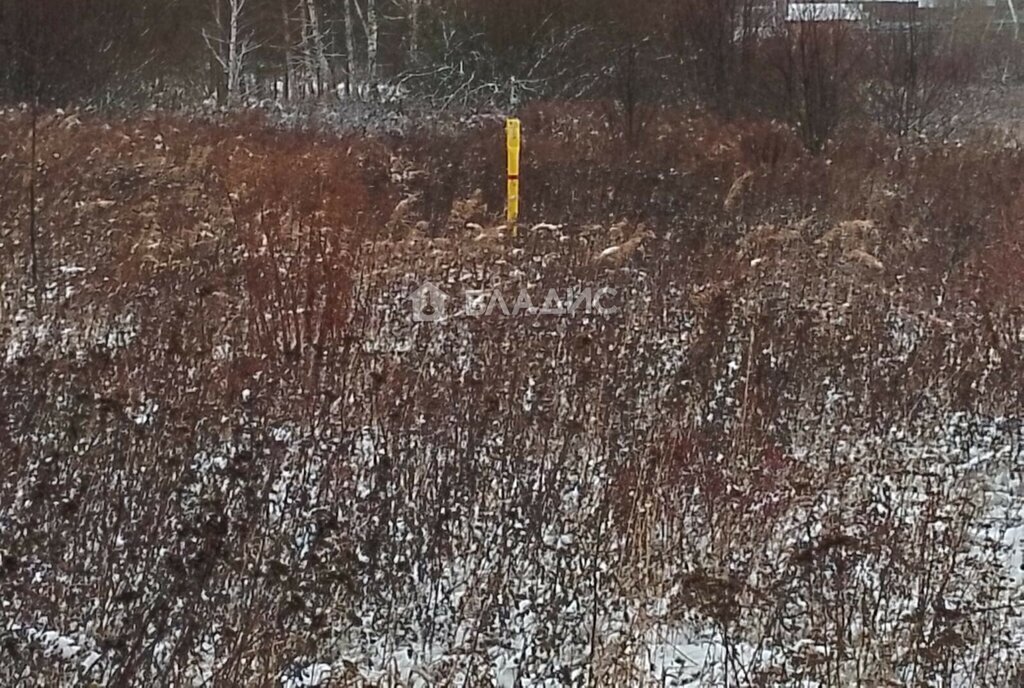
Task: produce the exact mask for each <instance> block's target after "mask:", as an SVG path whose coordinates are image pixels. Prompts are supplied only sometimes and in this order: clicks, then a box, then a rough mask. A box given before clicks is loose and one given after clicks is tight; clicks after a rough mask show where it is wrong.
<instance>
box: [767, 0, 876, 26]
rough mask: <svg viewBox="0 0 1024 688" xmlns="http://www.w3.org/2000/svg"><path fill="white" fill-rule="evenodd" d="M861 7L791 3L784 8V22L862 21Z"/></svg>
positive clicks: (859, 4)
mask: <svg viewBox="0 0 1024 688" xmlns="http://www.w3.org/2000/svg"><path fill="white" fill-rule="evenodd" d="M861 5H862V3H859V2H791V3H789V4H788V5H787V7H786V21H791V22H805V21H811V22H835V21H862V20H863V19H864V8H863V7H862V6H861Z"/></svg>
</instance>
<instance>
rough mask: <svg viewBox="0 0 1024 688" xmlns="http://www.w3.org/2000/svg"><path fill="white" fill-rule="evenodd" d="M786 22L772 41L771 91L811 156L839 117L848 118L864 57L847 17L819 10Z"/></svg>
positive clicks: (823, 143) (831, 9)
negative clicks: (772, 90) (773, 71)
mask: <svg viewBox="0 0 1024 688" xmlns="http://www.w3.org/2000/svg"><path fill="white" fill-rule="evenodd" d="M809 7H813V8H815V9H809V10H807V15H806V16H800V17H794V18H791V19H793V21H789V22H788V23H787V26H786V27H785V28H784V29H783V30H782V31H781V32H779V33H778V34H777V35H776V40H775V41H774V44H773V45H774V47H775V49H776V50H775V52H774V54H771V55H770V59H771V61H772V63H773V66H774V68H775V76H776V77H777V79H776V80H775V81H774V82H773V84H772V85H771V86H772V87H773V89H774V93H773V94H772V95H773V96H774V98H775V99H776V102H777V105H778V106H779V107H780V108H781V109H782V111H783V112H784V114H785V115H786V116H787V117H788V118H789V119H790V121H792V122H793V124H794V125H796V127H797V128H798V129H799V131H800V135H801V138H802V139H803V141H804V144H805V145H806V146H807V147H808V148H809V149H811V150H812V151H815V152H818V151H821V150H823V149H824V148H825V146H826V144H827V143H828V141H829V139H830V138H831V137H832V135H833V134H834V133H835V130H836V129H837V128H838V127H839V125H840V124H841V122H842V120H843V118H844V117H846V116H848V115H850V114H852V108H853V106H854V104H855V103H856V97H855V94H854V93H853V91H854V89H855V86H856V84H855V81H856V80H855V75H856V73H857V68H858V66H859V64H860V59H861V56H862V55H863V53H864V50H863V45H862V43H861V42H858V41H857V40H856V35H855V33H854V28H853V22H852V21H850V19H851V17H848V16H845V15H840V14H835V15H832V14H828V13H829V12H844V11H846V8H839V9H836V7H835V6H831V5H828V6H822V7H823V8H824V9H817V8H816V6H813V5H810V6H809Z"/></svg>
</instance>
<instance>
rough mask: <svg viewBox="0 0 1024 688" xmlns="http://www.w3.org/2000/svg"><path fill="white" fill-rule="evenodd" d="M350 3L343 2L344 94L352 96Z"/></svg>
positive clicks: (353, 63)
mask: <svg viewBox="0 0 1024 688" xmlns="http://www.w3.org/2000/svg"><path fill="white" fill-rule="evenodd" d="M352 2H353V0H345V72H346V74H345V92H346V93H347V94H348V95H352V80H353V79H355V77H356V31H355V24H354V23H353V19H352Z"/></svg>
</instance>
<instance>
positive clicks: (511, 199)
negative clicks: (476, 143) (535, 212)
mask: <svg viewBox="0 0 1024 688" xmlns="http://www.w3.org/2000/svg"><path fill="white" fill-rule="evenodd" d="M505 143H506V146H507V148H508V226H509V228H510V229H511V230H512V236H519V227H518V226H517V223H518V222H519V151H520V149H521V147H522V127H521V125H520V122H519V120H518V119H514V118H512V119H508V120H506V121H505Z"/></svg>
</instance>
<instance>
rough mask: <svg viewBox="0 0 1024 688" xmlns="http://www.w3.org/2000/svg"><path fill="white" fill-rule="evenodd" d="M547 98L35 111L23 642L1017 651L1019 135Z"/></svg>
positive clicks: (180, 646) (685, 659)
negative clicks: (518, 132)
mask: <svg viewBox="0 0 1024 688" xmlns="http://www.w3.org/2000/svg"><path fill="white" fill-rule="evenodd" d="M523 119H524V128H525V131H526V132H527V135H528V138H527V146H528V151H529V154H528V156H527V158H526V161H524V162H525V167H524V180H526V181H525V182H524V187H525V189H526V193H527V198H528V199H529V203H528V207H529V209H528V211H527V215H528V217H527V218H525V220H527V221H526V222H524V225H523V232H522V236H521V237H520V238H519V239H515V240H514V239H511V238H509V237H508V236H506V234H507V232H504V231H502V228H501V226H500V225H499V220H498V218H499V217H500V215H501V212H502V189H501V182H502V176H501V175H502V167H503V164H504V160H503V157H502V150H501V147H500V141H501V134H500V127H499V126H498V125H497V124H495V123H494V122H493V121H491V120H487V119H481V120H477V121H475V122H473V123H470V124H466V125H465V126H463V127H461V131H459V130H457V128H452V127H448V128H445V129H443V130H442V131H441V132H440V133H436V132H435V133H431V132H429V131H428V132H421V133H410V134H408V135H406V136H403V137H400V138H388V137H384V136H381V137H356V136H348V137H336V136H328V135H324V134H313V133H309V132H303V131H283V130H281V129H279V128H276V127H273V126H270V125H268V124H267V123H265V122H263V121H261V120H259V119H258V118H252V117H248V118H243V117H228V118H226V119H225V121H223V122H221V123H219V124H199V123H196V122H192V121H187V120H185V119H180V118H175V117H170V116H166V115H157V114H153V115H149V116H132V117H127V118H123V119H118V118H114V117H109V116H98V115H90V114H84V113H77V114H72V113H70V112H55V111H49V110H47V111H43V112H41V113H40V115H39V119H38V121H37V122H36V123H35V128H36V136H35V147H36V150H35V159H36V160H37V164H36V165H35V167H34V171H33V166H32V165H31V163H30V162H29V161H30V160H31V159H32V157H33V156H32V151H31V150H30V148H31V146H32V139H33V137H32V135H31V129H32V127H33V124H32V116H31V114H30V113H29V112H28V111H27V110H24V109H22V110H10V111H7V112H6V113H4V114H3V115H0V140H2V141H4V147H3V149H2V151H0V190H2V199H3V201H2V205H0V265H2V270H3V272H2V285H0V287H2V289H0V292H2V299H0V334H2V340H0V341H2V345H3V346H2V350H0V412H2V416H0V417H2V418H3V423H2V424H0V456H2V465H3V469H4V470H3V471H2V473H0V610H2V611H0V634H2V635H0V683H2V684H3V685H30V686H34V685H38V686H57V685H68V686H70V685H110V686H119V685H133V686H134V685H138V686H151V685H174V686H179V685H182V686H186V685H195V686H200V685H215V686H235V685H237V686H243V685H244V686H250V685H252V686H257V685H267V686H270V685H275V686H276V685H287V686H328V685H331V686H369V685H379V686H398V685H408V686H446V685H451V686H489V685H495V686H572V685H588V686H589V685H602V686H605V685H606V686H627V685H628V686H646V685H650V686H656V685H657V686H684V685H691V686H700V685H706V686H719V685H754V686H756V685H766V686H768V685H770V686H783V685H786V686H846V685H864V686H880V685H915V686H918V685H919V686H926V685H928V686H931V685H944V686H1013V685H1018V684H1019V681H1020V680H1021V679H1020V676H1021V673H1020V671H1021V660H1022V657H1021V648H1022V647H1024V629H1022V627H1021V620H1020V615H1019V611H1018V610H1019V604H1020V603H1021V599H1020V597H1021V592H1022V587H1021V582H1022V578H1024V576H1022V568H1021V567H1022V557H1024V549H1022V548H1024V543H1022V542H1021V540H1022V538H1024V516H1022V514H1021V513H1020V510H1021V505H1022V504H1024V500H1022V497H1021V491H1022V489H1024V486H1022V484H1021V475H1020V470H1019V466H1020V463H1021V459H1022V452H1024V444H1022V442H1024V436H1022V433H1024V430H1022V425H1021V411H1022V409H1021V396H1020V395H1021V388H1020V383H1021V379H1022V368H1021V362H1020V361H1021V354H1022V349H1024V318H1022V311H1021V303H1022V301H1021V294H1020V289H1019V284H1020V280H1021V277H1022V276H1024V254H1022V253H1021V247H1022V243H1021V235H1020V226H1021V222H1022V220H1024V206H1022V205H1021V203H1020V201H1019V196H1020V190H1021V188H1022V186H1024V160H1022V154H1021V153H1020V151H1019V148H1018V147H1017V146H1015V145H1011V144H1009V143H1006V142H1003V141H1001V140H997V139H993V138H981V137H980V136H979V137H977V138H975V139H971V140H970V141H968V143H967V144H965V145H962V146H953V145H943V144H924V143H921V144H908V143H906V142H896V141H892V140H889V139H886V138H884V137H881V136H875V135H873V134H867V133H863V134H860V135H858V136H856V137H854V136H851V137H850V138H849V139H847V140H843V141H841V142H838V143H836V144H835V145H834V146H833V147H832V148H831V149H830V150H829V151H828V152H827V156H813V155H810V154H808V153H805V152H804V149H803V147H802V145H801V144H800V142H799V140H798V137H797V136H796V135H795V134H794V133H792V132H791V131H789V130H788V129H787V128H785V127H783V126H781V125H775V124H764V123H758V122H738V123H727V124H723V123H721V122H719V121H718V120H717V119H715V118H713V117H705V116H698V115H694V114H692V113H689V112H683V111H677V110H669V109H659V110H657V111H656V112H653V113H651V114H650V116H649V119H648V121H647V124H646V125H645V135H644V137H643V139H642V140H640V141H629V140H627V139H626V138H624V137H621V136H617V135H614V134H612V133H610V132H611V131H612V130H611V129H610V128H609V124H608V117H607V112H606V111H604V110H602V109H601V106H600V105H583V104H568V103H558V104H548V105H535V106H531V107H529V108H527V109H526V110H525V112H524V113H523ZM30 190H31V191H32V194H30ZM31 195H35V205H34V208H30V196H31ZM533 224H537V226H536V227H531V225H533ZM29 226H31V228H32V234H31V235H30V234H29V233H28V232H27V231H26V228H27V227H29ZM613 246H617V247H619V248H618V249H617V250H614V251H611V250H609V249H611V247H613ZM425 280H430V281H432V282H433V283H434V284H436V285H439V286H440V287H442V288H443V289H445V290H446V291H448V292H449V293H451V294H461V293H462V292H463V290H467V289H483V288H495V287H497V288H500V289H502V290H503V291H504V292H505V293H515V290H517V289H518V288H519V287H520V286H528V287H529V288H530V289H531V291H534V292H536V293H544V292H545V291H546V290H547V289H548V288H555V289H560V290H564V289H567V288H572V287H578V286H583V287H594V288H601V287H604V288H612V289H615V290H616V306H617V311H616V312H615V313H614V314H611V315H601V316H597V315H592V316H578V317H574V318H560V317H555V316H544V315H535V316H528V315H522V314H521V315H519V316H518V317H502V316H500V315H495V316H491V317H487V318H479V319H474V318H470V317H451V318H449V319H447V320H444V321H443V322H440V323H417V322H414V321H413V319H412V307H411V303H410V301H409V296H410V293H411V292H412V290H413V289H415V288H416V287H418V286H419V285H420V284H421V283H422V282H423V281H425Z"/></svg>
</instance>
